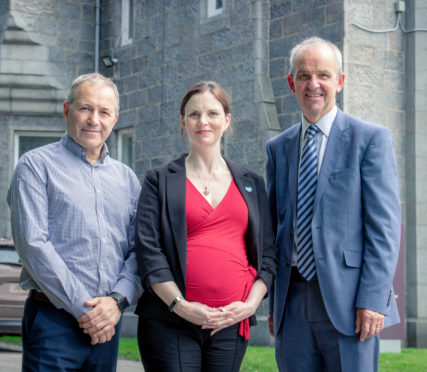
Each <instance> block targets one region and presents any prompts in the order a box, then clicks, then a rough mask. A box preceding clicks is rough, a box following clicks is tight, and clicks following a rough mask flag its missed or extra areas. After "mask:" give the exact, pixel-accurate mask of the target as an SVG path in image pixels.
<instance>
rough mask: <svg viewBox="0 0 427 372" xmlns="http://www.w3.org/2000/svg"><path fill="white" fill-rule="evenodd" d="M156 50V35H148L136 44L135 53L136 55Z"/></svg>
mask: <svg viewBox="0 0 427 372" xmlns="http://www.w3.org/2000/svg"><path fill="white" fill-rule="evenodd" d="M155 50H157V41H156V37H154V36H153V37H149V38H147V39H143V40H141V41H140V42H138V44H137V53H138V55H143V54H148V53H150V52H153V51H155Z"/></svg>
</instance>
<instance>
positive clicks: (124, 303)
mask: <svg viewBox="0 0 427 372" xmlns="http://www.w3.org/2000/svg"><path fill="white" fill-rule="evenodd" d="M117 304H118V305H119V309H120V310H121V311H125V310H126V309H127V307H128V306H129V302H128V300H127V299H126V297H122V298H121V299H120V300H119V301H118V302H117Z"/></svg>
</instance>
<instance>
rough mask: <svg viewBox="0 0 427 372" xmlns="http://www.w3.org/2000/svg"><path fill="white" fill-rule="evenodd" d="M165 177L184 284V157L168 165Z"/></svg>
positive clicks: (185, 245)
mask: <svg viewBox="0 0 427 372" xmlns="http://www.w3.org/2000/svg"><path fill="white" fill-rule="evenodd" d="M169 171H170V173H169V174H167V175H166V177H165V183H166V185H165V187H166V199H167V203H166V204H167V211H168V217H169V222H170V226H171V229H172V236H173V239H174V240H175V247H176V248H177V250H178V255H177V256H178V257H179V267H180V269H181V272H182V275H183V283H185V277H186V267H187V249H186V247H187V222H186V221H187V218H186V206H185V201H186V189H187V188H186V173H185V155H183V156H182V157H180V158H179V159H177V160H176V161H174V162H172V163H171V164H170V165H169Z"/></svg>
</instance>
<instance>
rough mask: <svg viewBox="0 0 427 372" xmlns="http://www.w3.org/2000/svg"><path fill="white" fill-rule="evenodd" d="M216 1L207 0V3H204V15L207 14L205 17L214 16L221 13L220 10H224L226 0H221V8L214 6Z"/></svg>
mask: <svg viewBox="0 0 427 372" xmlns="http://www.w3.org/2000/svg"><path fill="white" fill-rule="evenodd" d="M216 1H217V0H207V3H206V16H207V18H211V17H215V16H217V15H219V14H221V13H222V12H224V8H225V1H226V0H222V7H221V8H217V7H216Z"/></svg>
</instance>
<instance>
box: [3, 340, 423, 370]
mask: <svg viewBox="0 0 427 372" xmlns="http://www.w3.org/2000/svg"><path fill="white" fill-rule="evenodd" d="M0 342H12V343H17V344H20V343H21V337H18V336H2V337H0ZM119 356H120V357H121V358H126V359H139V351H138V345H137V341H136V339H134V338H126V337H122V338H120V345H119ZM240 371H242V372H249V371H252V372H277V366H276V360H275V358H274V349H273V348H272V347H263V346H249V347H248V351H247V352H246V355H245V358H244V360H243V364H242V368H241V369H240ZM379 372H427V349H402V352H401V353H381V354H380V368H379Z"/></svg>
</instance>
